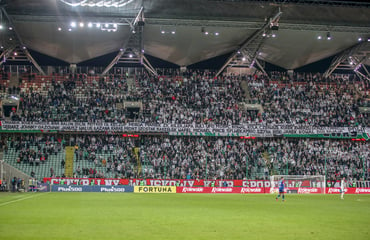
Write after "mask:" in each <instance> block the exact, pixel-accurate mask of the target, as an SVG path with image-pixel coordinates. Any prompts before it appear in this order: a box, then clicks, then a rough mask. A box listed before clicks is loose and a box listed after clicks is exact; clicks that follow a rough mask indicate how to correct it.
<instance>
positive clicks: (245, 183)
mask: <svg viewBox="0 0 370 240" xmlns="http://www.w3.org/2000/svg"><path fill="white" fill-rule="evenodd" d="M43 180H44V183H47V182H49V183H51V184H63V185H91V183H93V185H109V186H110V185H131V186H139V185H141V181H143V179H137V178H134V179H119V178H116V179H113V178H44V179H43ZM144 181H145V183H144V185H145V186H177V185H179V186H181V187H224V186H227V187H251V188H254V187H270V185H271V184H270V181H267V180H203V179H201V180H193V179H144Z"/></svg>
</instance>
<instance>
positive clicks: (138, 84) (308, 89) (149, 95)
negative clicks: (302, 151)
mask: <svg viewBox="0 0 370 240" xmlns="http://www.w3.org/2000/svg"><path fill="white" fill-rule="evenodd" d="M271 75H272V81H268V80H267V78H266V77H265V76H263V75H260V76H257V75H246V76H236V75H232V74H229V75H225V76H223V77H220V78H213V77H212V76H213V75H212V73H210V72H197V71H192V72H190V71H189V72H185V73H182V76H180V77H179V76H177V77H160V78H159V79H158V78H153V77H150V76H148V75H146V74H141V75H139V74H138V75H136V76H135V77H134V78H135V80H134V82H133V83H131V85H133V86H129V85H130V84H128V77H127V76H126V75H110V76H108V77H105V78H101V79H100V80H97V81H95V80H94V81H93V82H92V83H86V81H85V79H84V78H81V77H80V78H71V79H69V80H68V81H63V82H59V83H58V82H55V81H52V83H51V84H50V87H49V88H48V92H47V95H46V96H45V95H42V94H41V93H39V92H37V91H32V92H24V91H21V93H20V97H21V101H20V106H19V110H18V111H17V112H16V113H13V112H12V113H11V114H12V119H13V120H20V121H49V122H51V121H75V122H76V121H77V122H98V123H99V122H118V123H126V122H132V121H137V122H145V123H151V124H168V123H173V124H208V125H209V124H220V125H238V124H248V123H261V124H274V123H279V124H284V123H290V124H302V125H311V126H312V125H314V126H369V125H370V120H369V119H370V117H369V113H366V112H361V111H360V110H359V109H360V107H361V106H367V103H368V101H369V87H370V84H369V82H367V81H360V80H358V79H357V78H349V77H348V76H347V77H346V76H341V77H332V78H330V79H323V78H322V77H321V76H320V75H319V74H316V75H315V74H305V75H299V74H295V75H294V76H289V75H286V74H283V73H272V74H271ZM243 81H245V82H247V83H248V86H247V87H245V86H244V87H243V86H242V84H241V83H242V82H243ZM77 85H79V87H76V86H77ZM246 92H247V93H246ZM125 101H139V102H141V103H142V109H141V111H138V112H135V114H132V112H131V110H129V109H126V108H125V107H124V102H125ZM243 102H244V103H248V102H253V103H259V104H261V106H262V108H261V109H260V110H256V109H254V110H247V109H245V108H243V107H242V105H241V103H243Z"/></svg>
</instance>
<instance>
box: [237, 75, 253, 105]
mask: <svg viewBox="0 0 370 240" xmlns="http://www.w3.org/2000/svg"><path fill="white" fill-rule="evenodd" d="M240 87H241V88H242V89H243V91H244V94H243V97H244V101H245V102H250V101H251V99H252V98H251V95H250V92H249V87H248V83H247V80H242V81H241V83H240Z"/></svg>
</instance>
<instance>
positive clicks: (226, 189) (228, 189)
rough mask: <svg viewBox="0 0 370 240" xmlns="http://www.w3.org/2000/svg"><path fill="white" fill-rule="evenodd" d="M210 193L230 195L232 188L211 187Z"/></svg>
mask: <svg viewBox="0 0 370 240" xmlns="http://www.w3.org/2000/svg"><path fill="white" fill-rule="evenodd" d="M211 192H213V193H231V192H233V189H232V188H218V187H213V188H212V191H211Z"/></svg>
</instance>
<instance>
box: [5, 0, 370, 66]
mask: <svg viewBox="0 0 370 240" xmlns="http://www.w3.org/2000/svg"><path fill="white" fill-rule="evenodd" d="M0 3H1V4H2V6H3V9H4V11H3V14H2V16H1V18H2V19H1V20H2V21H4V22H6V18H7V17H8V18H9V19H10V20H9V22H8V24H13V27H14V29H13V30H12V31H15V32H16V33H17V35H18V37H19V39H20V41H21V42H22V44H23V45H24V46H26V47H27V48H29V49H32V50H35V51H37V52H40V53H43V54H46V55H48V56H52V57H54V58H57V59H60V60H63V61H66V62H68V63H77V64H78V63H80V62H83V61H86V60H89V59H92V58H96V57H99V56H102V55H105V54H108V53H112V52H119V50H120V49H121V48H122V46H123V45H124V44H125V42H127V39H128V38H129V37H130V36H131V34H132V26H130V23H132V21H133V20H135V18H136V17H137V16H138V13H139V11H140V9H141V8H142V7H143V16H144V19H145V26H144V27H143V47H144V50H145V54H149V55H151V56H154V57H157V58H160V59H164V60H166V61H169V62H171V63H174V64H177V65H180V66H188V65H191V64H194V63H197V62H200V61H203V60H206V59H209V58H213V57H216V56H219V55H222V54H226V53H231V52H233V51H236V50H237V49H238V48H239V47H240V46H241V45H242V43H243V42H245V41H246V40H247V39H248V38H249V37H251V36H253V34H255V33H256V32H257V31H258V30H259V29H261V28H262V27H263V26H264V24H266V22H268V19H270V18H271V17H272V16H274V14H275V13H276V12H277V11H279V10H280V11H281V15H279V17H278V19H277V21H275V22H274V24H275V25H278V30H275V31H273V32H269V33H270V34H271V33H274V34H276V37H272V35H270V37H266V38H265V39H264V40H263V44H262V43H261V45H260V46H259V48H258V57H257V58H258V59H260V60H264V61H266V62H268V63H271V64H274V65H277V66H280V67H283V68H286V69H295V68H299V67H301V66H304V65H306V64H309V63H312V62H316V61H318V60H321V59H324V58H326V57H328V56H332V55H335V54H337V53H339V52H341V51H343V50H345V49H347V48H349V47H351V46H354V45H356V44H357V43H358V39H359V38H362V39H365V41H367V39H368V38H370V3H366V2H360V1H314V0H312V1H289V0H285V1H241V0H239V1H238V0H186V1H185V0H155V1H153V0H140V1H138V0H116V1H115V0H111V1H98V0H27V1H24V0H11V1H10V0H8V1H4V0H3V1H0ZM114 3H116V4H121V5H122V6H120V7H114V6H110V7H109V5H110V4H112V5H114ZM84 4H91V6H82V5H84ZM99 4H106V5H105V6H101V7H99V6H98V5H99ZM71 5H75V6H71ZM72 21H75V22H76V24H77V26H76V27H73V28H71V26H70V24H71V22H72ZM80 22H83V23H84V27H80V26H79V23H80ZM108 22H109V23H117V24H118V25H117V31H115V32H114V31H110V32H108V31H101V30H100V29H97V28H96V27H95V25H96V23H101V24H104V23H108ZM88 23H94V27H92V28H89V27H88V26H87V24H88ZM5 24H6V23H5ZM275 27H276V26H275ZM58 28H60V31H58ZM69 28H71V31H68V29H69ZM5 30H7V29H5ZM173 32H174V34H173ZM206 32H208V34H206ZM328 34H329V35H330V36H331V40H326V38H327V35H328ZM319 36H321V38H322V39H318V37H319ZM2 38H3V39H2V43H3V44H4V35H3V37H2ZM365 50H367V51H370V49H368V44H367V46H366V49H365ZM364 63H365V64H367V65H370V59H369V56H368V57H367V59H366V60H365V61H364Z"/></svg>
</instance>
